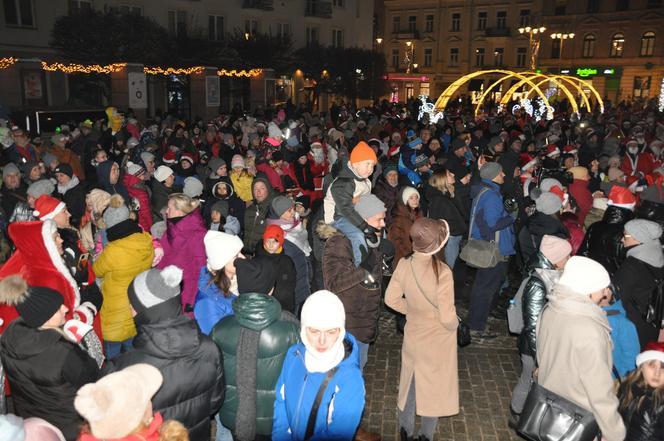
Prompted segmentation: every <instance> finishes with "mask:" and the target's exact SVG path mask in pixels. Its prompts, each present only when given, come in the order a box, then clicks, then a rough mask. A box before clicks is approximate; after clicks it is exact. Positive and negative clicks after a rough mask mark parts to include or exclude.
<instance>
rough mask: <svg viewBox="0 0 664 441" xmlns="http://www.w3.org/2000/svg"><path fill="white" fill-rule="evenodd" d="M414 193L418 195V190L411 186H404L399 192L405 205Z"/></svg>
mask: <svg viewBox="0 0 664 441" xmlns="http://www.w3.org/2000/svg"><path fill="white" fill-rule="evenodd" d="M414 194H416V195H417V196H418V197H419V195H420V192H419V191H417V190H415V189H414V188H413V187H404V189H403V191H402V193H401V201H402V202H403V204H404V205H406V206H407V205H408V199H410V197H411V196H412V195H414Z"/></svg>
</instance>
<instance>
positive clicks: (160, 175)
mask: <svg viewBox="0 0 664 441" xmlns="http://www.w3.org/2000/svg"><path fill="white" fill-rule="evenodd" d="M172 174H173V169H172V168H170V167H168V166H166V165H160V166H159V167H157V170H156V171H155V172H154V178H155V179H156V180H157V181H159V182H164V181H165V180H166V178H168V177H169V176H170V175H172Z"/></svg>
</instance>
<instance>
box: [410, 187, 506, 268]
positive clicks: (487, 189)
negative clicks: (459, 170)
mask: <svg viewBox="0 0 664 441" xmlns="http://www.w3.org/2000/svg"><path fill="white" fill-rule="evenodd" d="M487 191H489V188H488V187H484V188H483V189H481V190H480V192H479V193H478V194H477V198H476V202H475V206H474V207H473V212H472V213H470V227H469V228H468V240H470V235H471V234H473V225H474V223H475V213H476V212H477V206H478V205H479V203H480V197H481V196H482V195H483V194H484V193H486V192H487ZM499 238H500V230H498V231H496V232H495V234H494V239H493V240H494V242H495V243H498V239H499ZM416 280H417V279H416Z"/></svg>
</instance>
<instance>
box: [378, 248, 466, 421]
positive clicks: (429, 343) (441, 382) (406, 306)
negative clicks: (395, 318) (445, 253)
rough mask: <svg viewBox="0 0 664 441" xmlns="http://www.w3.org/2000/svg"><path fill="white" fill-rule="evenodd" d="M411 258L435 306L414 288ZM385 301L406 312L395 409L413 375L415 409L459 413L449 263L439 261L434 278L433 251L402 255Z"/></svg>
mask: <svg viewBox="0 0 664 441" xmlns="http://www.w3.org/2000/svg"><path fill="white" fill-rule="evenodd" d="M411 262H412V268H413V270H414V273H415V277H417V280H418V282H419V284H420V286H421V287H422V288H423V289H424V290H426V293H425V294H426V296H427V297H428V298H429V300H430V301H431V302H432V303H434V304H435V305H436V306H437V308H436V307H434V306H432V305H431V303H429V301H427V300H426V298H425V297H424V295H423V294H422V292H421V291H420V290H419V289H418V287H417V284H416V283H415V279H414V277H413V270H411ZM404 296H405V298H404ZM385 303H386V304H387V305H388V306H389V307H390V308H392V309H394V310H396V311H399V312H401V313H402V314H405V315H406V318H407V322H406V329H405V331H404V339H403V347H402V348H401V377H400V379H399V402H398V406H399V409H402V410H403V409H404V407H405V405H406V398H407V395H408V389H409V386H410V384H411V382H412V380H413V378H415V402H416V409H417V414H418V415H421V416H428V417H440V416H449V415H455V414H457V413H459V373H458V368H457V364H458V363H457V342H456V338H457V337H456V332H457V327H458V325H459V321H458V319H457V315H456V309H455V307H454V281H453V279H452V271H451V270H450V268H449V267H448V266H447V265H445V264H443V265H441V267H440V271H439V275H438V283H436V279H435V274H434V272H433V267H432V265H431V257H429V256H425V255H423V254H420V253H414V254H413V257H412V260H411V259H406V258H404V259H401V260H400V261H399V263H398V264H397V268H396V270H395V271H394V274H393V275H392V280H391V281H390V284H389V286H388V287H387V291H386V292H385Z"/></svg>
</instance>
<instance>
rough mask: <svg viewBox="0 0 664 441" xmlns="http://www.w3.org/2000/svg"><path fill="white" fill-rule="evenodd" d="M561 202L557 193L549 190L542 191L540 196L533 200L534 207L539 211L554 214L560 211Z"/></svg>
mask: <svg viewBox="0 0 664 441" xmlns="http://www.w3.org/2000/svg"><path fill="white" fill-rule="evenodd" d="M562 206H563V204H562V201H561V200H560V197H558V195H556V194H553V193H551V192H549V191H545V192H543V193H542V194H541V195H540V197H538V198H537V199H536V200H535V208H536V209H537V211H539V212H540V213H544V214H555V213H557V212H559V211H560V209H561V208H562Z"/></svg>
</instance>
